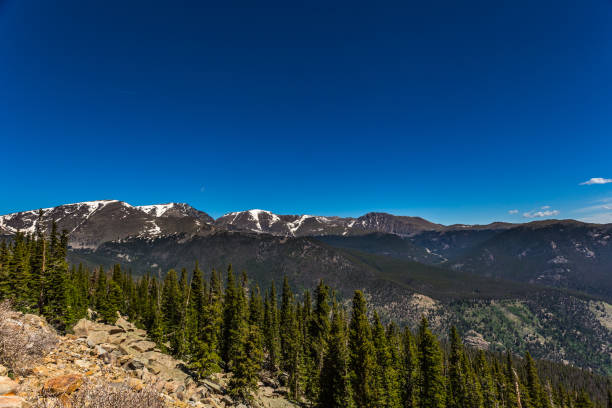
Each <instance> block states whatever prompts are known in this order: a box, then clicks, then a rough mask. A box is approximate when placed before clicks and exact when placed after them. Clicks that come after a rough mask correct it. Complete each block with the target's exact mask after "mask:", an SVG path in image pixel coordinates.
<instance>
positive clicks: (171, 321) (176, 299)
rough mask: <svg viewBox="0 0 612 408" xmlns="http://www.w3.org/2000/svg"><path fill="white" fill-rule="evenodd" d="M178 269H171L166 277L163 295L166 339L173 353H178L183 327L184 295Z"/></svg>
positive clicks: (162, 308)
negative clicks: (180, 285) (177, 272)
mask: <svg viewBox="0 0 612 408" xmlns="http://www.w3.org/2000/svg"><path fill="white" fill-rule="evenodd" d="M177 279H178V278H177V275H176V271H175V270H174V269H170V270H169V271H168V273H167V274H166V277H165V278H164V284H163V287H162V295H161V312H162V317H163V328H164V335H165V337H166V339H168V340H169V344H170V348H171V349H172V352H173V353H178V352H179V351H180V350H179V342H178V341H177V339H179V336H180V329H181V313H182V307H183V305H182V295H181V290H180V288H179V284H178V280H177Z"/></svg>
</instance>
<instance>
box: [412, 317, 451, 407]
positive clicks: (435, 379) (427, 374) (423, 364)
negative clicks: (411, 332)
mask: <svg viewBox="0 0 612 408" xmlns="http://www.w3.org/2000/svg"><path fill="white" fill-rule="evenodd" d="M418 356H419V357H418V358H419V366H418V367H419V368H418V377H417V386H418V404H417V406H418V407H419V408H444V404H445V389H444V388H445V385H444V376H443V367H442V351H441V349H440V344H439V343H438V340H437V339H436V337H435V336H434V335H433V333H432V332H431V331H430V330H429V323H428V322H427V319H426V318H425V317H423V318H422V319H421V325H420V327H419V336H418Z"/></svg>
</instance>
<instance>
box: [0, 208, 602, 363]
mask: <svg viewBox="0 0 612 408" xmlns="http://www.w3.org/2000/svg"><path fill="white" fill-rule="evenodd" d="M39 213H42V215H40V214H39ZM52 220H54V221H55V222H56V223H57V225H58V227H59V229H66V230H68V232H69V234H70V235H69V237H70V241H69V247H70V251H69V260H70V261H71V262H72V263H84V264H87V265H89V266H96V265H103V266H105V267H106V266H110V265H112V264H115V263H121V264H124V265H125V266H127V267H130V268H131V269H132V270H133V271H134V273H135V274H143V273H154V274H161V273H163V272H165V271H167V270H168V269H170V268H175V269H177V268H192V267H193V263H194V262H195V261H196V260H197V261H199V262H200V264H201V265H205V266H206V268H217V269H222V268H223V269H224V268H226V267H227V265H228V264H230V263H231V264H233V266H234V269H237V270H247V271H248V274H249V276H250V277H251V278H252V279H253V280H254V281H255V282H257V283H259V284H260V285H261V286H262V287H268V285H269V283H270V281H275V282H277V284H279V283H280V282H281V280H282V278H283V276H287V277H288V278H289V281H290V283H291V285H292V286H293V287H294V288H295V289H296V290H298V291H301V290H303V289H304V288H310V287H313V286H314V285H316V283H317V282H318V280H319V279H323V280H325V282H326V283H328V284H329V285H330V286H332V287H334V288H335V289H336V290H337V294H338V296H339V297H340V298H341V299H345V300H346V299H349V298H350V296H351V294H352V291H354V290H355V289H361V290H364V292H365V293H366V295H367V297H368V301H369V302H370V303H372V305H373V306H374V307H375V308H376V309H377V310H378V311H379V313H380V315H381V316H382V317H383V318H384V319H388V320H395V321H397V322H398V323H402V324H408V325H410V326H414V325H416V323H417V322H418V320H419V319H420V316H421V315H423V314H425V315H427V316H428V317H429V318H430V320H431V322H432V326H433V327H434V328H436V329H437V330H439V332H441V333H443V332H444V331H445V330H446V329H447V328H448V326H449V325H450V324H454V325H456V326H458V327H459V328H464V329H465V331H466V335H465V341H466V342H468V343H470V344H474V345H475V346H478V347H485V348H489V349H500V350H501V349H503V348H510V349H512V350H514V351H516V352H523V351H525V350H529V351H530V352H532V353H533V354H534V355H535V356H538V357H540V358H548V359H551V360H556V361H565V362H568V363H572V364H575V365H577V366H581V367H588V368H591V369H594V370H597V371H600V372H604V373H612V345H611V344H610V338H612V305H611V304H610V303H612V243H610V241H611V240H612V239H611V236H612V224H607V225H601V224H586V223H582V222H578V221H574V220H547V221H538V222H531V223H526V224H509V223H502V222H498V223H492V224H488V225H450V226H445V225H440V224H436V223H433V222H430V221H427V220H425V219H423V218H420V217H407V216H396V215H391V214H386V213H368V214H365V215H363V216H361V217H357V218H343V217H335V216H316V215H278V214H274V213H272V212H269V211H264V210H248V211H242V212H234V213H229V214H226V215H224V216H222V217H219V218H217V219H216V220H215V219H214V218H212V217H210V216H209V215H208V214H206V213H205V212H202V211H199V210H197V209H195V208H193V207H191V206H189V205H188V204H180V203H169V204H159V205H148V206H132V205H130V204H128V203H125V202H122V201H117V200H102V201H91V202H83V203H76V204H67V205H61V206H58V207H53V208H46V209H42V210H32V211H26V212H20V213H14V214H8V215H4V216H0V235H4V236H6V237H10V236H12V235H14V234H15V233H16V232H17V231H23V232H26V233H32V232H34V231H35V230H36V228H37V225H39V224H38V223H39V222H40V223H41V228H42V229H48V228H49V226H50V224H51V221H52Z"/></svg>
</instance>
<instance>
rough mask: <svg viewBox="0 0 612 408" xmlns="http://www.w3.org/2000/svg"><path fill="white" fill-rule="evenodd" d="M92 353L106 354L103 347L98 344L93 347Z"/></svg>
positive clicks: (97, 354)
mask: <svg viewBox="0 0 612 408" xmlns="http://www.w3.org/2000/svg"><path fill="white" fill-rule="evenodd" d="M94 353H95V354H94V355H96V356H98V357H99V356H102V355H104V354H106V350H105V349H104V347H102V346H101V345H99V344H98V345H97V346H96V347H94Z"/></svg>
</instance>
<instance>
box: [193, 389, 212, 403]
mask: <svg viewBox="0 0 612 408" xmlns="http://www.w3.org/2000/svg"><path fill="white" fill-rule="evenodd" d="M207 396H208V390H207V389H206V388H205V387H200V388H197V389H196V390H195V391H194V392H192V393H191V395H190V396H189V401H201V400H203V399H204V398H206V397H207Z"/></svg>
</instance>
